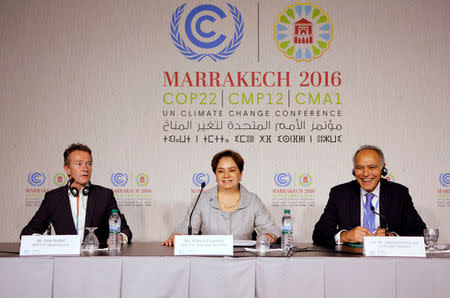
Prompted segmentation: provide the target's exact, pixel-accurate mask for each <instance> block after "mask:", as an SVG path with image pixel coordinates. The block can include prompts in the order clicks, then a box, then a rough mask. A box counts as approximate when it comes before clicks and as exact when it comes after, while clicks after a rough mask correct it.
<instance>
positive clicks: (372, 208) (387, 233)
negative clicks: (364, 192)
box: [370, 206, 389, 236]
mask: <svg viewBox="0 0 450 298" xmlns="http://www.w3.org/2000/svg"><path fill="white" fill-rule="evenodd" d="M370 210H372V212H373V213H375V214H376V215H378V216H379V217H380V218H381V219H382V220H384V222H385V223H386V229H385V233H384V235H385V236H389V227H388V221H387V218H386V216H384V215H382V214H380V213H378V212H376V211H375V207H373V206H370Z"/></svg>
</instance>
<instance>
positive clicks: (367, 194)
mask: <svg viewBox="0 0 450 298" xmlns="http://www.w3.org/2000/svg"><path fill="white" fill-rule="evenodd" d="M353 166H354V168H353V175H354V176H355V178H356V180H353V181H350V182H347V183H344V184H341V185H338V186H335V187H333V188H332V189H331V191H330V197H329V199H328V203H327V205H326V206H325V210H324V212H323V214H322V216H321V217H320V219H319V221H318V222H317V223H316V225H315V227H314V232H313V241H314V243H317V244H325V245H335V244H342V243H345V242H350V243H356V242H363V241H364V236H385V235H386V234H388V235H389V236H393V235H399V236H421V235H423V229H425V228H426V225H425V223H424V222H423V221H422V219H421V217H420V215H419V214H418V213H417V211H416V209H415V208H414V204H413V202H412V199H411V196H410V195H409V192H408V188H406V187H405V186H403V185H400V184H397V183H394V182H390V181H388V180H386V179H382V178H381V176H385V175H386V174H387V169H386V168H385V166H386V164H385V160H384V154H383V152H382V151H381V150H380V149H379V148H378V147H376V146H370V145H365V146H362V147H360V148H359V149H358V150H357V151H356V152H355V154H354V156H353ZM376 213H379V214H381V215H382V216H381V218H380V216H379V215H377V214H376ZM387 224H388V228H389V231H388V233H386V225H387Z"/></svg>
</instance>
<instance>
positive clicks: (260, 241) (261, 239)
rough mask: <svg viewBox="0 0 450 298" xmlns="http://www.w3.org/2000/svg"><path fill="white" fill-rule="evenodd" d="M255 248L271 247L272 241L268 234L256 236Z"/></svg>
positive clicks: (264, 249)
mask: <svg viewBox="0 0 450 298" xmlns="http://www.w3.org/2000/svg"><path fill="white" fill-rule="evenodd" d="M255 248H256V249H257V250H261V251H266V250H268V249H270V242H269V239H267V237H266V235H258V237H257V238H256V244H255Z"/></svg>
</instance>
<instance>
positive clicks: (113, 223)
mask: <svg viewBox="0 0 450 298" xmlns="http://www.w3.org/2000/svg"><path fill="white" fill-rule="evenodd" d="M108 248H109V250H120V216H119V210H117V209H113V210H112V214H111V216H110V217H109V245H108Z"/></svg>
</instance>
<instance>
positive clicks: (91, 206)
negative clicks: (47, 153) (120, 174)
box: [20, 184, 132, 247]
mask: <svg viewBox="0 0 450 298" xmlns="http://www.w3.org/2000/svg"><path fill="white" fill-rule="evenodd" d="M113 209H119V208H118V207H117V202H116V199H115V198H114V194H113V191H112V190H111V189H108V188H105V187H102V186H99V185H93V184H92V185H91V186H90V188H89V196H88V201H87V207H86V220H85V227H97V230H96V231H95V234H96V235H97V238H98V240H99V242H100V246H102V247H103V246H105V245H106V240H107V239H108V236H109V217H110V215H111V212H112V210H113ZM119 214H120V211H119ZM120 215H121V232H122V233H124V234H125V235H127V236H128V241H129V242H131V237H132V233H131V230H130V227H129V226H128V225H127V221H126V220H125V217H124V216H123V215H122V214H120ZM49 223H51V224H52V225H53V227H54V228H55V233H56V234H57V235H76V234H77V231H76V227H75V224H74V221H73V217H72V211H71V209H70V201H69V195H68V186H67V185H66V186H62V187H60V188H57V189H54V190H52V191H49V192H47V193H46V194H45V196H44V200H43V201H42V203H41V206H40V207H39V209H38V211H37V212H36V214H35V215H34V216H33V218H32V219H31V220H30V222H29V223H28V224H27V225H26V226H25V227H24V228H23V230H22V232H21V233H20V236H22V235H31V234H33V233H39V234H43V233H44V232H45V230H46V229H47V227H48V225H49ZM87 233H88V232H87V230H85V234H84V237H86V235H87Z"/></svg>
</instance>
